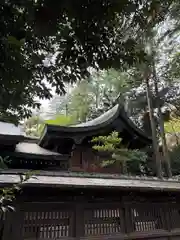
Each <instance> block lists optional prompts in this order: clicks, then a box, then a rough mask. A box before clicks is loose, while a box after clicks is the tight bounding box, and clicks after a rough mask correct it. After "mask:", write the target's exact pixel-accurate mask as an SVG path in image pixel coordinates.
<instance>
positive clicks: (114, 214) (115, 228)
mask: <svg viewBox="0 0 180 240" xmlns="http://www.w3.org/2000/svg"><path fill="white" fill-rule="evenodd" d="M84 217H85V218H84V221H85V222H84V223H85V229H84V231H85V236H92V235H107V234H112V233H120V232H121V218H120V209H119V208H114V209H109V208H107V209H106V208H99V209H94V210H85V214H84Z"/></svg>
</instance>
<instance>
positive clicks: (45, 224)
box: [23, 210, 71, 239]
mask: <svg viewBox="0 0 180 240" xmlns="http://www.w3.org/2000/svg"><path fill="white" fill-rule="evenodd" d="M70 217H71V216H70V212H68V211H65V210H61V211H60V210H57V211H40V212H37V211H36V212H25V213H24V227H23V238H24V239H29V238H33V239H56V238H64V237H69V236H70Z"/></svg>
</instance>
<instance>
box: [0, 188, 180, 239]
mask: <svg viewBox="0 0 180 240" xmlns="http://www.w3.org/2000/svg"><path fill="white" fill-rule="evenodd" d="M44 191H45V192H46V195H47V197H44V196H45V193H44V194H43V195H42V196H40V193H41V192H42V190H40V189H39V195H36V197H35V191H34V192H33V190H31V192H30V191H29V194H30V193H31V195H29V196H28V195H27V192H28V191H25V192H24V197H25V198H24V200H23V197H22V198H20V199H19V200H18V201H17V204H16V212H14V213H7V214H6V217H5V219H4V220H3V221H2V222H1V226H2V225H3V232H2V233H3V237H2V239H3V240H14V239H18V240H23V239H29V240H33V239H34V240H35V239H42V240H45V239H46V240H47V239H50V240H53V239H68V240H70V239H98V240H100V239H112V240H116V239H129V240H131V239H132V240H133V239H147V240H148V239H152V240H157V239H159V240H177V239H180V204H179V197H178V198H176V197H175V196H172V195H171V194H164V195H163V193H162V194H157V193H156V194H153V192H151V193H148V194H147V193H145V192H144V193H138V192H133V193H131V194H128V192H127V191H126V192H125V191H113V190H111V191H109V190H107V191H105V190H104V191H99V193H98V191H97V192H96V193H95V190H91V191H90V192H88V191H87V190H86V191H85V192H83V190H82V189H79V190H77V191H76V190H74V189H73V190H72V191H70V190H67V191H65V190H64V191H63V190H62V191H61V190H60V189H59V190H58V189H56V190H54V194H55V191H56V192H57V194H56V196H55V195H54V196H53V194H52V192H53V190H52V189H51V190H49V191H48V190H47V189H46V190H45V189H44ZM93 191H94V195H93ZM37 192H38V189H36V193H37ZM48 193H49V194H48ZM50 193H51V196H50ZM25 194H26V196H25ZM70 194H71V195H70ZM170 195H171V196H170ZM60 196H61V197H60ZM28 197H29V198H28ZM1 229H2V228H1Z"/></svg>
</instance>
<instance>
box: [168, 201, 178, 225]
mask: <svg viewBox="0 0 180 240" xmlns="http://www.w3.org/2000/svg"><path fill="white" fill-rule="evenodd" d="M167 211H168V213H169V219H167V220H169V221H170V224H171V225H170V228H171V229H175V228H180V206H179V205H174V206H170V207H167Z"/></svg>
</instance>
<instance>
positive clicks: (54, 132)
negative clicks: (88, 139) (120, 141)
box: [39, 104, 152, 146]
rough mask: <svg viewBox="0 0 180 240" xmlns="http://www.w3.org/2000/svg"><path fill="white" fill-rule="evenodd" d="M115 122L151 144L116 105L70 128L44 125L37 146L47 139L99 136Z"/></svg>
mask: <svg viewBox="0 0 180 240" xmlns="http://www.w3.org/2000/svg"><path fill="white" fill-rule="evenodd" d="M116 121H118V124H120V123H122V124H123V125H124V127H125V128H126V131H127V132H128V133H129V134H130V135H133V136H136V137H137V138H139V139H141V140H142V141H143V142H145V143H146V144H151V143H152V139H151V138H150V137H148V136H147V135H146V134H145V133H144V132H143V131H142V130H140V129H139V128H137V126H136V125H135V124H134V123H133V121H132V120H131V119H130V118H129V117H128V116H127V114H126V112H125V110H124V107H122V106H121V105H120V104H117V105H116V106H114V107H113V108H112V109H110V110H109V111H107V112H106V113H104V114H103V115H101V116H100V117H98V118H96V119H94V120H92V121H88V122H86V123H81V124H78V125H72V126H55V125H46V127H45V128H44V132H43V134H42V137H41V139H40V142H39V144H40V146H43V143H44V142H45V141H46V140H45V139H48V137H50V138H51V137H61V136H64V137H70V136H72V137H73V136H74V135H76V137H77V138H78V136H81V137H82V136H83V135H84V136H88V135H89V136H91V135H94V134H95V133H97V134H99V133H100V132H102V130H103V129H107V128H108V127H110V126H112V125H113V124H114V125H115V122H116ZM117 127H118V126H117ZM115 128H116V127H115Z"/></svg>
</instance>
